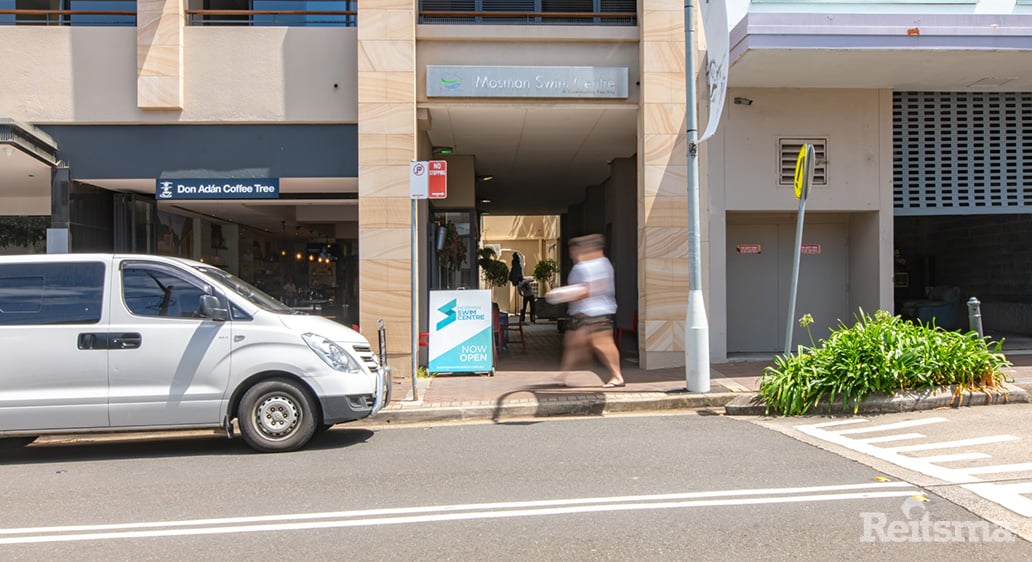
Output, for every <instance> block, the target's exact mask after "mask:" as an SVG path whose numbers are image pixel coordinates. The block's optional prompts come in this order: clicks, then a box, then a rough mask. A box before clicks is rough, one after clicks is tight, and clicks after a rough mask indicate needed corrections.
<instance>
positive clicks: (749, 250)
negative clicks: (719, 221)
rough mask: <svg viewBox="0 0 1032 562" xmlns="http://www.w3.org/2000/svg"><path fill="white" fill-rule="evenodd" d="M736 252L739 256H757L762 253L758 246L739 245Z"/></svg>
mask: <svg viewBox="0 0 1032 562" xmlns="http://www.w3.org/2000/svg"><path fill="white" fill-rule="evenodd" d="M737 250H738V253H739V254H758V253H760V252H761V251H762V250H761V249H760V245H759V244H739V245H738V247H737Z"/></svg>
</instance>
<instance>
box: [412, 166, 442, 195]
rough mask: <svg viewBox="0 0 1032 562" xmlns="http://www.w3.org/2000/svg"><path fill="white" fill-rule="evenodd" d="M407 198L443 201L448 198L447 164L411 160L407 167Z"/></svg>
mask: <svg viewBox="0 0 1032 562" xmlns="http://www.w3.org/2000/svg"><path fill="white" fill-rule="evenodd" d="M409 197H411V198H412V199H445V198H447V197H448V162H446V161H444V160H430V161H425V160H413V161H412V162H411V163H410V166H409Z"/></svg>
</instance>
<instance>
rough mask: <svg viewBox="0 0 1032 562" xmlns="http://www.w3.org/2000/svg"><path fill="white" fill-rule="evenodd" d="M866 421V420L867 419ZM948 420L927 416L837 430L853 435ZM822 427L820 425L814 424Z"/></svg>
mask: <svg viewBox="0 0 1032 562" xmlns="http://www.w3.org/2000/svg"><path fill="white" fill-rule="evenodd" d="M865 421H866V420H865ZM945 421H947V420H946V418H926V419H921V420H910V421H902V422H896V423H887V424H885V425H875V426H871V427H858V428H856V429H846V430H844V431H837V432H836V433H838V434H839V435H852V434H854V433H868V432H872V431H890V430H893V429H908V428H911V427H917V426H919V425H928V424H932V423H942V422H945ZM812 427H820V426H812Z"/></svg>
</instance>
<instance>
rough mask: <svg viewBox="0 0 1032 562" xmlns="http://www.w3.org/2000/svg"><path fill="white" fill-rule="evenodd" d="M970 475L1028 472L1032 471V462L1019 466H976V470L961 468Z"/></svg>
mask: <svg viewBox="0 0 1032 562" xmlns="http://www.w3.org/2000/svg"><path fill="white" fill-rule="evenodd" d="M957 470H963V471H964V472H966V473H968V474H1000V473H1003V472H1027V471H1030V470H1032V462H1022V463H1017V464H998V465H994V466H976V467H974V468H959V469H957Z"/></svg>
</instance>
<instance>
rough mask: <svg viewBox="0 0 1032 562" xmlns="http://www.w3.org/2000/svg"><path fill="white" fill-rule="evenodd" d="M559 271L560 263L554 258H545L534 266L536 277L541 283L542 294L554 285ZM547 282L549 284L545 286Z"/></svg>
mask: <svg viewBox="0 0 1032 562" xmlns="http://www.w3.org/2000/svg"><path fill="white" fill-rule="evenodd" d="M558 271H559V264H558V263H557V262H556V261H555V260H553V259H543V260H541V261H539V262H537V265H535V266H534V279H537V282H538V284H539V285H541V287H539V290H540V293H541V294H542V295H543V294H545V292H546V291H547V290H548V289H549V288H550V287H551V286H552V283H553V279H554V278H555V274H556V273H557V272H558ZM546 283H547V286H545V284H546Z"/></svg>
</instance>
